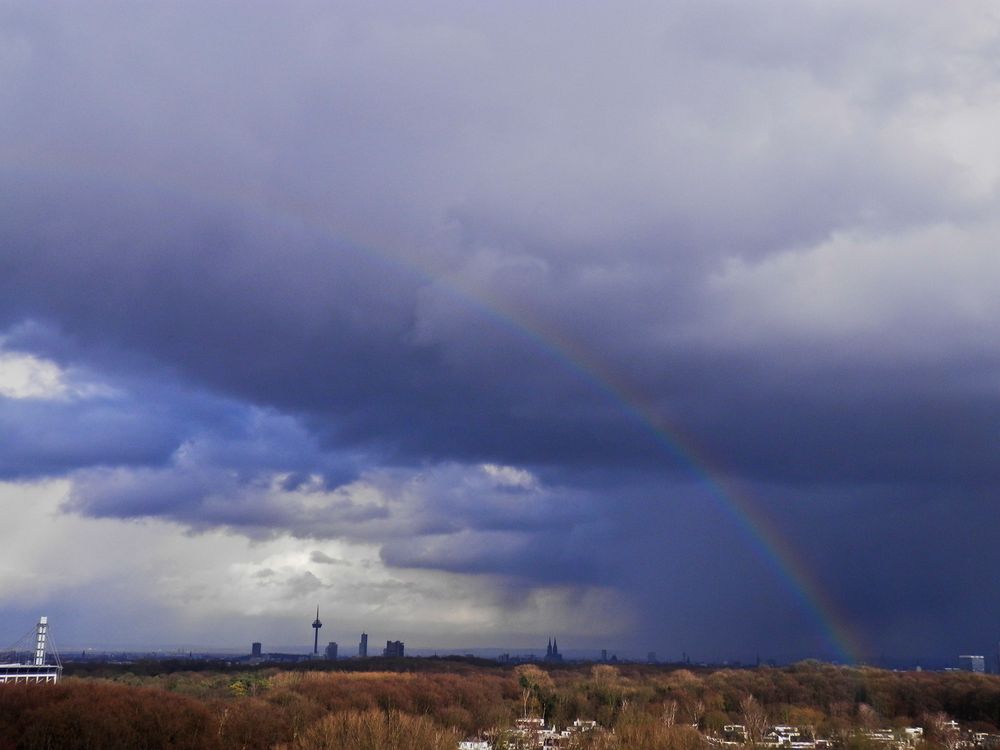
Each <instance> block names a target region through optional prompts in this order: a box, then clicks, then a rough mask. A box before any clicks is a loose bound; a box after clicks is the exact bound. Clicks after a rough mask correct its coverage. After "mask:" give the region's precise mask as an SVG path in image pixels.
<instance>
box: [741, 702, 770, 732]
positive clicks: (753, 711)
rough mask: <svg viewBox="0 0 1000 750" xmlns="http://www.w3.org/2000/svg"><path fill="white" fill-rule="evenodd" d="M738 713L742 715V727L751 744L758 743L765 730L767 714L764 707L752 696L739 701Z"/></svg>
mask: <svg viewBox="0 0 1000 750" xmlns="http://www.w3.org/2000/svg"><path fill="white" fill-rule="evenodd" d="M740 712H741V713H742V714H743V725H744V726H745V727H746V728H747V734H748V735H750V741H751V742H760V740H761V738H763V736H764V732H765V731H766V730H767V714H766V713H765V712H764V707H763V706H761V705H760V703H758V702H757V699H756V698H754V697H753V696H752V695H747V697H746V698H744V699H743V700H741V701H740Z"/></svg>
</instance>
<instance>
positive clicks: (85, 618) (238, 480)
mask: <svg viewBox="0 0 1000 750" xmlns="http://www.w3.org/2000/svg"><path fill="white" fill-rule="evenodd" d="M998 32H1000V12H998V11H997V10H996V8H995V6H994V4H993V3H991V2H987V1H986V0H983V1H982V2H979V1H977V0H968V1H965V0H962V1H961V2H952V3H941V2H938V1H936V0H935V1H932V0H905V1H904V0H879V1H878V2H871V1H870V0H843V1H841V2H828V1H827V0H823V1H816V2H810V1H808V0H785V1H782V2H779V1H776V0H760V2H755V3H747V2H744V1H743V0H690V1H689V2H688V1H682V0H672V1H670V2H655V3H654V2H650V3H642V2H635V3H632V2H625V3H589V2H547V3H534V2H530V3H529V2H504V3H501V2H493V3H486V2H483V3H473V2H465V1H462V2H458V1H456V2H435V3H412V2H402V1H401V2H374V3H369V2H365V3H349V2H344V3H320V2H292V3H262V2H261V3H253V2H251V3H222V2H214V1H213V2H204V1H200V2H189V3H185V2H180V3H167V2H161V3H138V4H137V3H126V2H121V3H103V2H90V3H69V2H67V3H59V2H51V3H34V2H23V3H22V2H9V3H4V4H2V5H0V507H2V511H3V512H2V517H3V522H2V523H0V613H2V617H0V646H4V645H7V644H8V643H10V642H12V641H14V640H16V638H17V637H18V636H20V635H21V634H22V633H23V632H25V631H26V630H28V629H29V628H30V627H31V625H32V623H33V622H34V620H35V618H36V617H37V616H38V615H39V614H48V615H49V616H50V618H51V619H52V620H53V635H54V636H55V637H56V640H57V643H63V644H67V645H73V646H74V647H76V646H80V647H82V646H86V645H120V646H147V645H148V646H152V645H166V644H198V645H205V646H209V645H210V646H222V647H232V648H249V642H250V641H251V640H261V641H263V642H264V643H265V649H266V648H267V647H268V646H269V645H272V644H282V645H295V644H303V645H304V644H305V643H307V642H308V641H309V640H310V639H311V632H310V629H309V627H308V625H309V622H311V619H312V616H313V613H314V610H315V606H316V605H317V604H319V605H320V608H321V614H322V618H323V620H324V622H325V623H326V624H325V626H324V629H323V631H322V635H321V638H325V639H327V640H337V641H339V642H340V644H341V649H342V651H345V652H350V651H353V650H354V649H355V647H356V646H355V644H356V643H357V640H358V636H359V634H360V632H361V631H362V630H363V629H364V630H367V631H368V632H369V633H370V634H371V637H372V641H373V643H378V641H379V640H380V639H383V640H384V639H387V638H393V639H396V638H399V639H402V640H404V641H406V643H407V645H408V646H428V647H472V646H507V647H511V648H515V649H516V648H526V647H530V646H535V647H543V646H544V644H545V642H546V639H547V638H548V637H549V636H551V635H555V636H557V637H558V639H559V643H560V646H562V647H563V649H570V648H598V649H599V648H609V649H612V650H615V649H618V650H621V651H626V650H629V649H631V650H633V651H634V652H635V653H642V654H644V653H645V652H646V651H647V650H655V651H656V652H657V653H658V654H659V655H660V656H661V658H680V656H681V655H682V653H687V654H689V655H690V656H691V657H692V658H696V659H698V658H701V659H721V658H754V657H755V655H756V654H760V655H761V656H762V657H764V658H767V657H775V658H779V659H791V658H799V657H806V656H817V657H822V658H844V657H845V656H847V657H871V656H878V655H880V654H886V655H893V656H913V657H921V656H923V657H926V656H940V657H947V658H951V657H954V656H957V655H958V654H959V653H986V654H993V653H995V650H996V643H997V641H998V640H1000V597H998V596H997V595H996V594H997V592H996V583H995V579H996V575H995V571H996V570H997V568H998V566H1000V545H998V544H997V538H998V533H1000V509H998V507H997V505H998V498H1000V494H998V493H1000V461H998V460H997V459H998V455H997V454H998V448H1000V348H998V346H1000V345H998V342H1000V336H998V334H1000V252H998V248H997V237H998V236H1000V233H998V232H1000V204H998V195H1000V194H998V178H1000V138H997V135H996V134H997V132H1000V34H998Z"/></svg>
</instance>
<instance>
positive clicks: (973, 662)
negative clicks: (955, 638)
mask: <svg viewBox="0 0 1000 750" xmlns="http://www.w3.org/2000/svg"><path fill="white" fill-rule="evenodd" d="M958 664H959V666H961V668H962V669H964V670H965V671H966V672H979V673H983V672H985V671H986V657H985V656H973V655H971V654H963V655H962V656H959V657H958Z"/></svg>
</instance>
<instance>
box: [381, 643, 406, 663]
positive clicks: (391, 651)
mask: <svg viewBox="0 0 1000 750" xmlns="http://www.w3.org/2000/svg"><path fill="white" fill-rule="evenodd" d="M382 656H388V657H392V658H396V659H402V658H403V642H402V641H386V642H385V649H383V651H382Z"/></svg>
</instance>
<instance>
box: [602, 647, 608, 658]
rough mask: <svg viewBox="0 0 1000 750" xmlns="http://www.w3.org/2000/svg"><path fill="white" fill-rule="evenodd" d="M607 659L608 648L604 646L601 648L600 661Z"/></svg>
mask: <svg viewBox="0 0 1000 750" xmlns="http://www.w3.org/2000/svg"><path fill="white" fill-rule="evenodd" d="M607 660H608V650H607V649H606V648H602V649H601V661H607Z"/></svg>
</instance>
